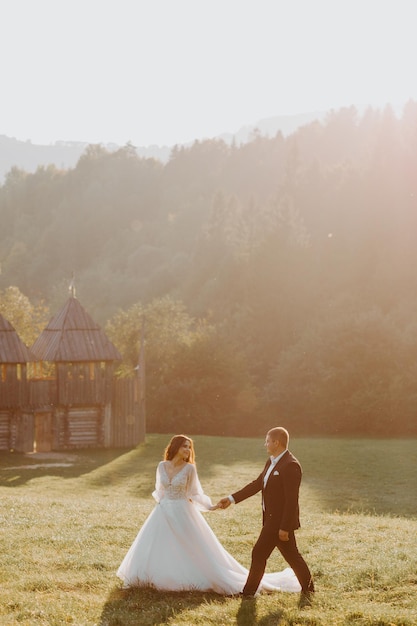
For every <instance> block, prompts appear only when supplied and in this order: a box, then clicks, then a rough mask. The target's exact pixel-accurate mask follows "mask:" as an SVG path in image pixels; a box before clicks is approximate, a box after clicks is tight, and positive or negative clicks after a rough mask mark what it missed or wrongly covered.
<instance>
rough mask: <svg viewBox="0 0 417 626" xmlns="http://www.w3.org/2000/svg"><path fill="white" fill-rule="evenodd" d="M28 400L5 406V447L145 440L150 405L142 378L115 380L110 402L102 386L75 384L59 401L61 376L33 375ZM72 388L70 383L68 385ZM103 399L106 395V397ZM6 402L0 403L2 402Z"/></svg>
mask: <svg viewBox="0 0 417 626" xmlns="http://www.w3.org/2000/svg"><path fill="white" fill-rule="evenodd" d="M28 385H29V393H28V397H29V402H28V404H27V406H25V407H22V408H14V409H11V408H10V409H8V408H7V407H6V408H4V409H3V408H1V409H0V450H10V449H15V450H16V451H20V452H31V451H33V450H35V449H36V450H37V451H38V452H48V451H50V450H67V449H78V448H79V449H81V448H88V447H95V448H101V447H105V448H132V447H134V446H136V445H138V444H139V443H141V442H142V441H144V439H145V433H146V426H145V405H144V398H143V393H141V389H140V385H139V380H138V378H128V379H127V378H123V379H113V380H112V381H111V387H110V393H108V392H107V393H106V395H107V396H108V399H109V401H108V402H104V401H102V402H97V401H96V402H92V401H91V400H92V399H93V397H94V399H95V400H97V396H96V395H95V394H96V391H97V386H96V385H94V384H91V385H88V383H87V382H86V384H85V385H84V386H83V387H84V388H86V389H87V393H86V396H87V397H86V396H85V395H84V396H83V394H82V393H81V392H82V389H83V387H81V386H79V385H78V386H72V387H71V390H72V391H74V390H75V389H77V394H75V393H71V394H70V395H69V397H68V396H67V400H71V402H68V404H57V403H56V396H57V383H56V380H31V381H29V382H28ZM67 390H68V387H67ZM103 400H104V399H103ZM0 406H1V405H0Z"/></svg>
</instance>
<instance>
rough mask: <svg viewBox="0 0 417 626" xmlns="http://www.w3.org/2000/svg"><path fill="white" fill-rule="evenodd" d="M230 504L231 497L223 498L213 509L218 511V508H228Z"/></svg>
mask: <svg viewBox="0 0 417 626" xmlns="http://www.w3.org/2000/svg"><path fill="white" fill-rule="evenodd" d="M228 506H230V500H229V498H222V499H221V500H219V501H218V503H217V504H216V506H214V507H213V508H212V509H211V510H212V511H216V510H217V509H227V507H228Z"/></svg>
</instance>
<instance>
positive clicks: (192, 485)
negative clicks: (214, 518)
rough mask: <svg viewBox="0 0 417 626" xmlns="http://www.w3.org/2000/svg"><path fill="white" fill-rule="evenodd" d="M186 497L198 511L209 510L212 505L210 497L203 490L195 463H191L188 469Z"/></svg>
mask: <svg viewBox="0 0 417 626" xmlns="http://www.w3.org/2000/svg"><path fill="white" fill-rule="evenodd" d="M187 497H188V498H189V499H190V500H191V502H192V503H193V504H194V505H195V506H196V507H197V508H198V509H199V510H200V511H209V510H210V509H211V507H212V506H213V505H212V502H211V499H210V498H209V496H206V494H205V493H204V491H203V488H202V486H201V483H200V481H199V479H198V475H197V469H196V467H195V465H192V464H191V463H190V465H189V470H188V484H187Z"/></svg>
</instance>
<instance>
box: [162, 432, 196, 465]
mask: <svg viewBox="0 0 417 626" xmlns="http://www.w3.org/2000/svg"><path fill="white" fill-rule="evenodd" d="M185 441H189V442H190V454H189V456H188V459H187V463H193V464H194V463H195V452H194V442H193V440H192V439H190V438H189V437H187V436H186V435H174V436H173V437H172V439H171V441H170V442H169V444H168V445H167V447H166V448H165V452H164V461H172V459H173V458H174V456H175V455H176V454H177V452H178V450H179V449H180V448H181V446H182V444H183V443H184V442H185Z"/></svg>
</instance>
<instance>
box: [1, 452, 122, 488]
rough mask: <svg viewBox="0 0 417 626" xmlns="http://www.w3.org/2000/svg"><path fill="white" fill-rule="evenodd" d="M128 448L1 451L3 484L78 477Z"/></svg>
mask: <svg viewBox="0 0 417 626" xmlns="http://www.w3.org/2000/svg"><path fill="white" fill-rule="evenodd" d="M125 454H126V450H125V449H116V450H107V449H106V450H103V449H91V448H90V449H88V450H66V451H62V452H50V453H39V454H38V453H36V452H35V453H30V454H23V453H19V452H5V453H0V486H1V487H19V486H21V485H25V484H26V483H27V482H28V481H30V480H33V479H34V478H43V477H46V476H55V477H57V478H63V479H71V478H79V477H80V476H83V475H85V474H89V473H90V472H92V471H94V470H97V469H99V468H101V467H103V466H106V465H108V464H110V463H113V462H114V461H115V460H116V459H118V458H119V457H121V456H123V455H125Z"/></svg>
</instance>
